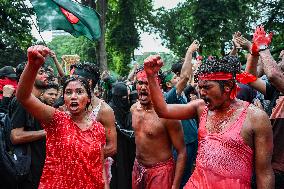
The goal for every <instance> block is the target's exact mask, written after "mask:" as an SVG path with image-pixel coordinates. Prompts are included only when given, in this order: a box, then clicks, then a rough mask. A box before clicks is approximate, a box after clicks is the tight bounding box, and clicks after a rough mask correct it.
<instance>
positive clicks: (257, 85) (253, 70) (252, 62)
mask: <svg viewBox="0 0 284 189" xmlns="http://www.w3.org/2000/svg"><path fill="white" fill-rule="evenodd" d="M258 61H259V59H258V56H256V55H251V54H249V55H248V57H247V64H246V70H245V71H246V72H248V73H250V74H252V75H255V76H257V64H258ZM248 84H249V85H250V86H251V87H252V88H254V89H256V90H257V91H259V92H261V93H262V94H264V95H265V94H266V84H265V81H263V80H262V79H260V78H257V80H256V81H254V82H251V83H248Z"/></svg>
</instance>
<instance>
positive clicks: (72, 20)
mask: <svg viewBox="0 0 284 189" xmlns="http://www.w3.org/2000/svg"><path fill="white" fill-rule="evenodd" d="M60 10H61V12H62V13H63V14H64V15H65V17H66V18H67V20H68V21H69V22H70V23H71V24H77V23H78V22H79V18H77V17H76V16H75V15H74V14H72V13H71V12H68V11H67V10H65V9H64V8H62V7H60Z"/></svg>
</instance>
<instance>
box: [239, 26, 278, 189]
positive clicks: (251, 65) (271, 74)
mask: <svg viewBox="0 0 284 189" xmlns="http://www.w3.org/2000/svg"><path fill="white" fill-rule="evenodd" d="M271 39H272V36H271V35H267V34H266V33H265V31H264V28H263V27H262V26H260V27H257V28H256V30H255V33H254V37H253V43H252V46H253V47H254V48H251V55H249V56H248V59H247V67H246V71H248V72H249V73H251V74H253V75H257V64H258V63H259V59H260V60H261V62H262V63H263V65H262V66H263V72H264V74H265V75H266V76H267V79H268V81H267V82H265V81H264V80H262V79H261V78H258V79H257V80H256V81H254V82H251V83H249V84H250V85H251V86H252V87H254V88H255V89H256V90H258V91H259V92H261V93H262V94H263V95H264V97H265V99H267V100H270V104H269V108H268V114H269V115H270V121H271V124H272V128H273V143H274V148H273V155H272V168H273V170H274V174H275V188H276V189H281V188H283V186H284V149H283V145H284V139H283V134H284V127H283V118H284V116H283V111H284V98H283V96H282V95H281V93H282V94H283V92H284V82H283V80H284V76H283V71H282V70H281V62H282V61H280V63H279V64H277V63H276V61H275V60H274V59H273V57H272V55H271V53H270V50H269V48H268V47H269V44H270V42H271ZM243 41H244V40H243V39H239V40H238V42H239V43H240V44H241V45H244V43H243ZM257 47H258V48H257ZM259 47H262V48H263V49H260V48H259ZM281 53H283V52H281ZM281 53H280V57H281ZM282 56H283V55H282Z"/></svg>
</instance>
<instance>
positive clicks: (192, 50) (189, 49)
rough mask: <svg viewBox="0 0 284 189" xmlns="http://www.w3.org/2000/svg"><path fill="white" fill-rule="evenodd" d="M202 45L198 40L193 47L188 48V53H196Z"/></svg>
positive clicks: (192, 44)
mask: <svg viewBox="0 0 284 189" xmlns="http://www.w3.org/2000/svg"><path fill="white" fill-rule="evenodd" d="M199 46H200V44H199V42H198V41H197V40H194V41H193V42H192V43H191V45H190V46H189V47H188V51H191V52H195V51H197V50H198V48H199Z"/></svg>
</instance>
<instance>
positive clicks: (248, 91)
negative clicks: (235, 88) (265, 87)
mask: <svg viewBox="0 0 284 189" xmlns="http://www.w3.org/2000/svg"><path fill="white" fill-rule="evenodd" d="M238 85H239V87H240V91H239V92H238V94H237V98H238V99H241V100H244V101H247V102H249V103H252V102H253V99H254V98H255V97H256V90H254V89H253V88H251V87H250V86H248V85H245V84H242V83H238Z"/></svg>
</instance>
